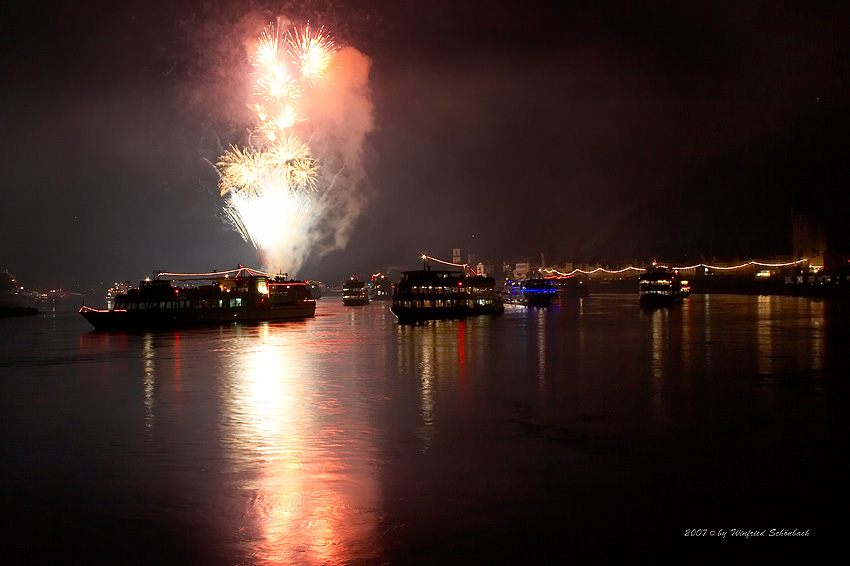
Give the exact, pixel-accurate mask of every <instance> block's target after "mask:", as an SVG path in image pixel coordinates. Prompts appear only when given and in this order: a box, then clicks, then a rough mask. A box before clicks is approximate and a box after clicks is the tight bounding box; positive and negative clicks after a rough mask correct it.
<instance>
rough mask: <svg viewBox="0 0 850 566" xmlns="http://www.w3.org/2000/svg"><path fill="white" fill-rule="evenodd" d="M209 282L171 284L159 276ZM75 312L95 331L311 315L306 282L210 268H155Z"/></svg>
mask: <svg viewBox="0 0 850 566" xmlns="http://www.w3.org/2000/svg"><path fill="white" fill-rule="evenodd" d="M165 276H175V277H187V278H188V279H181V280H182V281H209V283H208V284H206V285H200V286H197V287H195V286H187V287H177V286H175V285H173V282H172V280H168V279H161V278H160V277H165ZM79 312H80V314H81V315H83V318H85V319H86V320H87V321H89V322H90V323H91V325H92V326H94V327H95V329H97V330H155V329H161V328H180V327H185V326H197V325H205V324H224V323H231V322H265V321H269V322H273V321H281V320H293V319H295V320H297V319H304V318H310V317H312V316H313V315H314V314H315V312H316V301H315V300H314V299H313V298H312V297H311V295H310V288H309V286H308V285H307V284H306V283H304V282H303V281H293V280H291V279H287V278H286V276H282V275H279V276H273V275H269V274H265V273H261V272H258V271H254V270H251V269H247V268H243V267H241V266H240V268H239V269H234V270H231V271H219V272H213V273H192V274H178V273H163V272H160V273H156V274H155V276H154V278H153V279H146V280H144V281H141V282H139V287H138V288H136V289H130V290H128V291H127V292H125V293H119V294H118V295H116V296H115V298H114V301H113V303H112V305H111V306H110V307H109V308H107V309H93V308H91V307H87V306H85V305H83V306H82V307H81V308H80V311H79Z"/></svg>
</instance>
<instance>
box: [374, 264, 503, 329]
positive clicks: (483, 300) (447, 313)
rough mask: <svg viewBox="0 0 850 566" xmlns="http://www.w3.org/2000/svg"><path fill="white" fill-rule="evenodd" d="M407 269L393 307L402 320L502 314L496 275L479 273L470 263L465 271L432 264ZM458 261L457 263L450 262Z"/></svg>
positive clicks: (395, 293) (398, 286)
mask: <svg viewBox="0 0 850 566" xmlns="http://www.w3.org/2000/svg"><path fill="white" fill-rule="evenodd" d="M423 259H424V260H425V265H424V266H423V267H424V269H420V270H415V271H404V272H402V274H401V281H399V283H398V284H397V285H395V286H394V288H393V302H392V306H391V307H390V310H391V311H392V313H393V314H394V315H396V316H397V317H398V320H399V322H415V321H420V320H438V319H450V318H465V317H468V316H476V315H482V314H487V315H492V314H501V313H502V312H504V310H505V307H504V305H502V297H501V295H500V294H499V292H498V291H496V290H495V283H496V282H495V280H494V279H493V278H492V277H487V276H484V275H478V274H476V273H475V272H473V271H472V270H471V269H470V268H469V267H468V266H463V267H464V270H463V271H443V270H432V269H430V268H429V266H428V263H427V259H433V258H427V257H426V258H423ZM449 265H456V264H449Z"/></svg>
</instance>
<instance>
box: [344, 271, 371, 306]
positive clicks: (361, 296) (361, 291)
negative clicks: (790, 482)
mask: <svg viewBox="0 0 850 566" xmlns="http://www.w3.org/2000/svg"><path fill="white" fill-rule="evenodd" d="M342 304H343V305H345V306H347V307H353V306H358V305H368V304H369V289H368V288H367V287H366V282H365V281H360V280H359V279H357V276H355V275H352V276H351V278H350V279H349V280H348V281H346V282H345V284H343V286H342Z"/></svg>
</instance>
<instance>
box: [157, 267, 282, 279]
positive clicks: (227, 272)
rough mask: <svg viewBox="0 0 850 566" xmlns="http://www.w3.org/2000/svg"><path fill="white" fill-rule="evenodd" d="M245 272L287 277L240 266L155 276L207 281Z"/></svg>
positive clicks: (165, 272)
mask: <svg viewBox="0 0 850 566" xmlns="http://www.w3.org/2000/svg"><path fill="white" fill-rule="evenodd" d="M243 271H244V272H245V273H247V274H248V275H252V276H257V275H264V276H266V277H269V278H274V277H282V276H285V275H286V274H285V273H267V272H265V271H260V270H259V269H253V268H250V267H245V266H243V265H240V266H239V267H237V268H236V269H227V270H224V271H207V272H205V273H173V272H170V271H155V272H154V275H155V276H156V277H193V278H198V279H207V278H213V277H222V276H224V277H229V276H230V275H233V276H234V277H238V276H239V274H240V273H242V272H243Z"/></svg>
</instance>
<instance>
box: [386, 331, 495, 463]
mask: <svg viewBox="0 0 850 566" xmlns="http://www.w3.org/2000/svg"><path fill="white" fill-rule="evenodd" d="M489 318H490V317H486V316H485V317H476V318H475V319H474V320H435V321H428V322H427V323H424V324H416V325H410V324H403V325H396V326H395V331H396V348H397V355H398V358H397V366H396V367H397V374H398V376H399V377H400V378H401V380H402V384H401V385H402V387H404V386H405V383H406V382H407V379H405V378H406V377H407V376H409V377H410V378H411V381H412V380H415V382H416V383H417V385H418V394H419V416H420V426H419V428H418V435H419V439H420V442H421V444H420V450H421V451H427V450H428V449H429V448H430V447H431V446H432V444H433V442H434V438H435V435H436V432H437V430H436V423H437V411H438V410H439V407H438V399H440V395H441V394H445V397H446V398H452V399H455V400H456V402H457V404H458V410H459V412H460V414H462V415H463V414H468V413H469V411H470V410H471V401H470V399H471V397H472V391H471V388H472V385H473V384H471V383H469V377H468V375H467V366H468V365H470V364H472V365H474V366H475V367H476V368H478V367H480V366H481V365H482V364H486V360H485V359H484V358H485V357H484V356H480V355H479V354H481V353H482V350H481V349H480V348H479V347H478V345H480V344H481V343H482V340H483V336H484V335H485V334H486V332H487V329H488V327H489V322H490V321H489ZM455 396H456V397H455Z"/></svg>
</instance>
